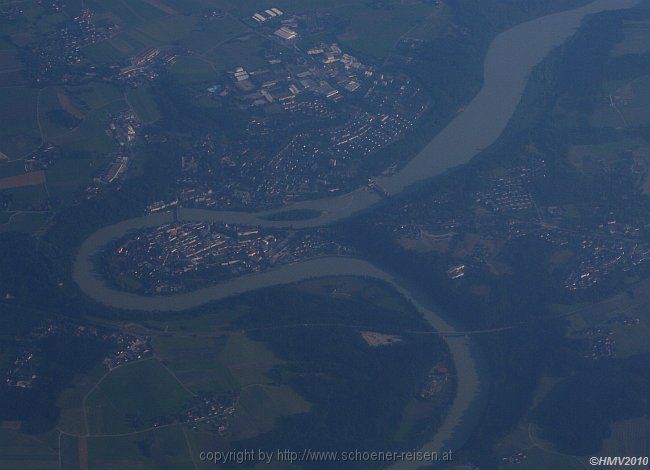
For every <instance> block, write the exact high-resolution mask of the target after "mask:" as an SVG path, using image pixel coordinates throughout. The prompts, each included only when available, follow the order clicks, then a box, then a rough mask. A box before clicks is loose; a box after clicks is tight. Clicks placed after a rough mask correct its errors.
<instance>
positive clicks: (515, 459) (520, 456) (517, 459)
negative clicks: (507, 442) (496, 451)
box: [501, 452, 528, 465]
mask: <svg viewBox="0 0 650 470" xmlns="http://www.w3.org/2000/svg"><path fill="white" fill-rule="evenodd" d="M527 458H528V456H527V455H526V454H525V453H523V452H517V453H514V454H512V455H508V456H507V457H503V458H501V462H503V463H504V464H511V465H515V464H520V463H524V461H525V460H526V459H527Z"/></svg>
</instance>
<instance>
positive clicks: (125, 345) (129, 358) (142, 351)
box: [102, 333, 153, 370]
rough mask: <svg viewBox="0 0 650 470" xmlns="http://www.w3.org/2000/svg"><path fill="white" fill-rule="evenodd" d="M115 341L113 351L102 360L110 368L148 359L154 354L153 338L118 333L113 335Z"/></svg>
mask: <svg viewBox="0 0 650 470" xmlns="http://www.w3.org/2000/svg"><path fill="white" fill-rule="evenodd" d="M112 340H113V342H114V343H115V348H114V349H113V351H112V352H111V353H110V354H109V355H108V356H106V357H105V358H104V360H103V361H102V362H103V363H104V365H105V366H106V367H107V368H108V370H112V369H115V368H116V367H119V366H123V365H125V364H128V363H130V362H133V361H139V360H141V359H146V358H148V357H151V356H152V355H153V349H152V347H151V338H149V337H144V338H140V337H137V336H131V335H127V334H121V333H119V334H118V333H116V334H114V335H113V337H112Z"/></svg>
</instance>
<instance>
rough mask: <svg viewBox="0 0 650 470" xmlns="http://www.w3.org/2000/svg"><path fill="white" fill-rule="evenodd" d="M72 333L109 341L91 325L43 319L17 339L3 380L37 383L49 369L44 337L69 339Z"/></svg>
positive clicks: (11, 383) (26, 386)
mask: <svg viewBox="0 0 650 470" xmlns="http://www.w3.org/2000/svg"><path fill="white" fill-rule="evenodd" d="M71 336H76V337H94V338H98V339H100V340H104V341H109V334H108V333H106V332H102V331H100V330H98V329H97V328H94V327H91V326H87V325H78V324H72V323H68V322H63V321H57V320H48V321H44V322H42V323H41V324H39V325H38V326H37V327H35V328H34V329H33V330H31V331H30V332H29V333H28V334H27V335H25V336H24V337H20V338H18V339H17V346H18V347H17V350H18V352H17V353H16V358H15V359H14V360H13V362H12V363H11V365H10V366H9V368H8V369H7V370H6V371H5V377H4V384H5V385H6V386H8V387H11V388H17V389H30V388H36V387H38V386H39V385H40V383H41V379H42V377H43V376H44V375H47V373H49V372H51V371H49V370H48V369H47V359H48V358H47V355H48V351H47V347H46V345H45V343H46V341H47V340H48V339H49V338H52V337H55V338H56V340H57V341H66V338H68V339H69V338H70V337H71ZM45 382H47V380H45Z"/></svg>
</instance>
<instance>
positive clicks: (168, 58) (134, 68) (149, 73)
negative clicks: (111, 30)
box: [116, 47, 183, 88]
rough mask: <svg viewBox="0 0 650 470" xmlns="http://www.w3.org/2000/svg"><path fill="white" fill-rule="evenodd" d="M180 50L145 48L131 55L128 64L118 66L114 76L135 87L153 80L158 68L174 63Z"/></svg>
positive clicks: (176, 48)
mask: <svg viewBox="0 0 650 470" xmlns="http://www.w3.org/2000/svg"><path fill="white" fill-rule="evenodd" d="M182 52H183V50H182V49H181V48H179V47H165V48H164V49H163V48H160V47H152V48H149V49H146V50H144V51H142V52H140V53H139V54H136V55H135V56H133V57H131V58H130V59H129V65H126V66H124V67H121V68H119V70H117V75H116V78H117V79H118V80H119V81H121V82H124V83H126V84H128V85H129V86H131V87H133V88H137V87H139V86H140V85H142V84H143V83H145V82H147V81H151V80H155V79H156V78H157V77H158V75H159V71H160V70H159V69H160V68H161V67H165V66H169V65H172V64H174V63H175V62H176V60H177V58H178V56H179V54H181V53H182Z"/></svg>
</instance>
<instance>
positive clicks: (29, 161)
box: [25, 144, 61, 173]
mask: <svg viewBox="0 0 650 470" xmlns="http://www.w3.org/2000/svg"><path fill="white" fill-rule="evenodd" d="M60 158H61V149H60V148H59V147H56V146H54V145H52V144H43V145H41V146H40V147H39V148H38V149H37V150H35V151H34V152H33V153H31V154H30V155H29V156H28V157H27V158H26V159H25V172H26V173H29V172H32V171H39V170H45V169H47V168H48V167H49V166H50V165H52V164H54V162H56V161H57V160H59V159H60Z"/></svg>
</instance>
